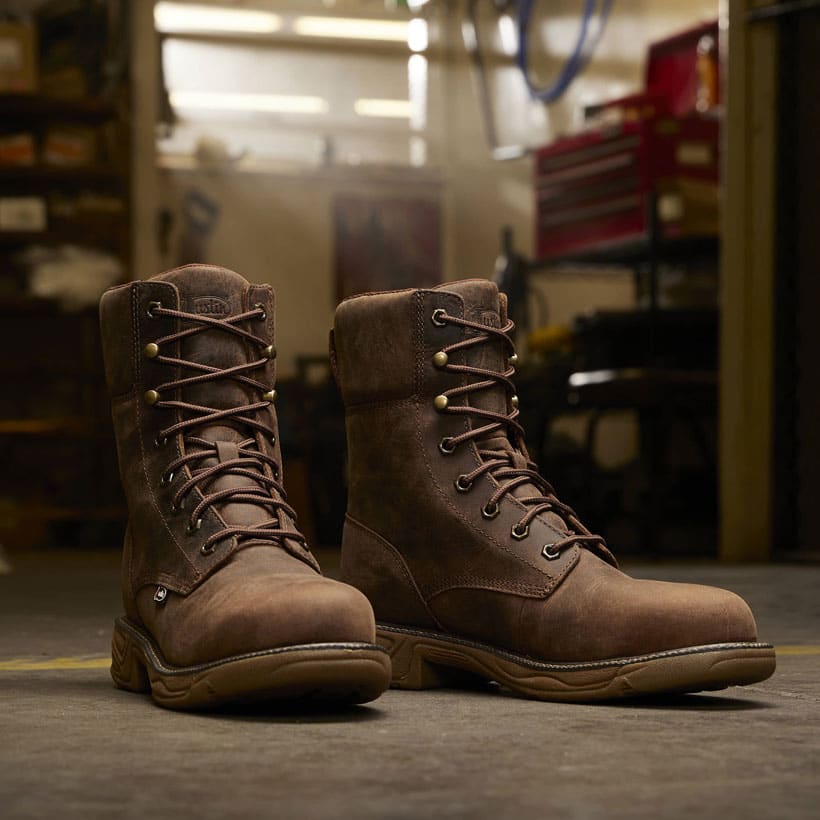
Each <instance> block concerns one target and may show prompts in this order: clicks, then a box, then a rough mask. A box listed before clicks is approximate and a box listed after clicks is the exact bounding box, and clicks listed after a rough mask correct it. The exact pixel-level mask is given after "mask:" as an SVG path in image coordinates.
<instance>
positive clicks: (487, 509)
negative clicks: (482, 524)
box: [481, 502, 501, 521]
mask: <svg viewBox="0 0 820 820" xmlns="http://www.w3.org/2000/svg"><path fill="white" fill-rule="evenodd" d="M500 512H501V507H499V506H498V503H497V502H496V503H495V504H485V505H484V506H483V507H482V508H481V514H482V515H483V516H484V518H486V519H487V520H488V521H491V520H492V519H493V518H495V517H496V516H497V515H498V514H499V513H500Z"/></svg>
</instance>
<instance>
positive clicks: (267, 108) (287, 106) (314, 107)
mask: <svg viewBox="0 0 820 820" xmlns="http://www.w3.org/2000/svg"><path fill="white" fill-rule="evenodd" d="M170 96H171V105H172V106H173V107H174V108H188V109H198V110H204V111H251V112H254V111H255V112H263V113H277V114H324V113H325V112H326V111H327V110H328V104H327V100H324V99H322V98H321V97H300V96H290V95H285V94H232V93H224V92H214V91H172V92H171V95H170Z"/></svg>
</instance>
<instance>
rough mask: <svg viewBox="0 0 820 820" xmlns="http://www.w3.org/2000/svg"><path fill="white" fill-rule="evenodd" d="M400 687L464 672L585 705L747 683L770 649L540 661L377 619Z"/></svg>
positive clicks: (453, 682) (427, 685)
mask: <svg viewBox="0 0 820 820" xmlns="http://www.w3.org/2000/svg"><path fill="white" fill-rule="evenodd" d="M376 640H377V641H378V642H379V643H380V644H381V645H382V646H384V647H385V648H386V649H387V650H388V651H389V652H390V659H391V661H392V667H393V676H392V681H391V686H393V687H395V688H398V689H434V688H439V687H446V686H458V685H460V684H463V683H464V678H465V673H467V674H468V675H471V676H477V677H479V678H482V679H483V680H486V681H495V682H496V683H499V684H501V685H502V686H505V687H507V688H509V689H511V690H513V691H514V692H517V693H519V694H521V695H525V696H526V697H529V698H535V699H538V700H551V701H577V702H584V701H586V702H589V701H600V700H617V699H622V698H629V697H639V696H642V695H655V694H682V693H691V692H701V691H713V690H718V689H725V688H727V687H729V686H746V685H747V684H750V683H758V682H759V681H762V680H765V679H766V678H768V677H770V676H771V675H772V673H773V672H774V670H775V650H774V647H773V646H772V645H771V644H766V643H720V644H711V645H707V646H690V647H684V648H682V649H672V650H668V651H664V652H653V653H650V654H647V655H637V656H633V657H626V658H612V659H609V660H600V661H589V662H583V663H582V662H573V663H546V662H541V661H536V660H533V659H532V658H527V657H525V656H523V655H516V654H514V653H512V652H508V651H505V650H502V649H498V648H496V647H492V646H487V645H485V644H480V643H476V642H474V641H470V640H465V639H461V638H457V637H454V636H450V635H445V634H440V633H435V632H426V631H422V630H415V629H409V628H407V627H401V626H393V625H389V624H378V625H377V628H376Z"/></svg>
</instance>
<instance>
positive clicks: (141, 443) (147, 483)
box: [131, 317, 202, 590]
mask: <svg viewBox="0 0 820 820" xmlns="http://www.w3.org/2000/svg"><path fill="white" fill-rule="evenodd" d="M135 319H136V317H135ZM137 332H138V327H137V325H136V323H135V324H134V333H135V334H136V333H137ZM137 351H138V347H135V349H134V356H135V361H138V360H139V356H138V353H137ZM134 406H135V415H136V417H137V439H138V440H139V446H140V456H141V460H142V472H143V475H144V476H145V486H146V487H147V489H148V497H149V498H150V499H151V505H152V506H153V508H154V510H155V511H156V514H157V515H158V516H159V519H160V521H162V525H163V526H164V527H165V530H166V531H167V533H168V535H170V536H171V541H172V542H173V543H174V546H176V548H177V549H178V550H179V552H180V553H181V554H182V556H183V558H184V559H185V561H186V563H187V564H188V566H190V567H191V569H192V570H193V571H194V576H195V578H196V580H197V581H199V580H200V579H201V578H202V574H201V573H200V572H199V570H198V569H197V568H196V566H195V565H194V564H193V562H192V561H191V559H190V558H189V557H188V554H187V553H186V552H185V550H184V549H183V548H182V545H181V544H180V543H179V541H177V539H176V538H175V537H174V533H173V532H172V531H171V528H170V527H169V526H168V521H167V520H166V518H165V516H164V515H163V514H162V512H161V511H160V507H159V503H158V501H157V497H156V496H155V495H154V490H153V488H152V487H151V480H150V478H149V476H148V460H147V457H146V453H145V442H144V440H143V439H144V437H143V433H144V429H143V424H142V418H143V417H142V403H141V402H140V400H139V397H138V396H135V397H134ZM177 452H179V446H178V445H177ZM131 537H132V538H133V533H132V536H131ZM148 580H149V581H150V578H149V579H148ZM185 588H186V589H187V590H190V589H191V588H192V586H191V585H189V584H186V586H185Z"/></svg>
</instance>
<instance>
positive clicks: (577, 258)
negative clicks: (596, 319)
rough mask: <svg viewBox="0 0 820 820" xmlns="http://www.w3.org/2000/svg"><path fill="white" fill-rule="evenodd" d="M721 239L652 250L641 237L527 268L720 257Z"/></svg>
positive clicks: (671, 242)
mask: <svg viewBox="0 0 820 820" xmlns="http://www.w3.org/2000/svg"><path fill="white" fill-rule="evenodd" d="M719 251H720V239H719V238H718V237H717V236H688V237H682V238H680V239H663V240H660V241H659V242H658V243H657V244H656V245H655V247H654V248H653V247H652V246H651V244H650V242H649V239H648V238H647V237H638V238H636V239H631V240H629V241H627V242H615V243H612V244H610V245H599V246H597V247H595V248H592V249H587V250H583V251H576V252H570V253H567V254H561V255H558V256H552V257H549V258H547V259H533V260H531V261H529V262H527V268H528V269H529V270H532V271H541V270H545V269H548V268H554V267H558V266H559V265H611V266H613V267H617V266H623V267H634V266H635V265H640V264H644V263H648V262H649V261H650V258H651V256H652V255H653V254H654V257H655V260H656V261H658V262H674V261H679V260H685V259H689V258H691V257H693V256H712V255H714V256H717V254H718V253H719Z"/></svg>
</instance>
